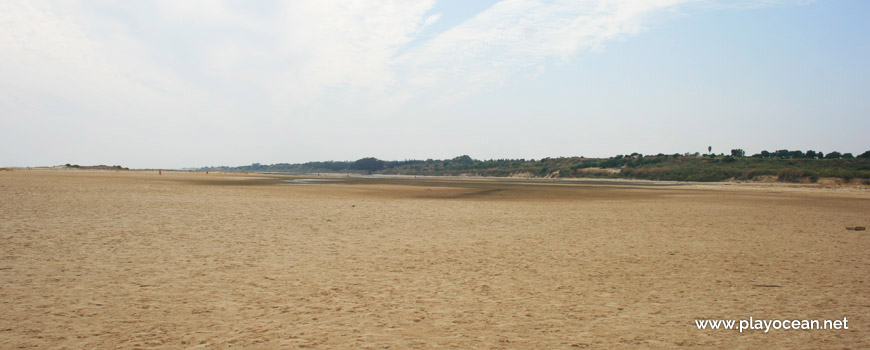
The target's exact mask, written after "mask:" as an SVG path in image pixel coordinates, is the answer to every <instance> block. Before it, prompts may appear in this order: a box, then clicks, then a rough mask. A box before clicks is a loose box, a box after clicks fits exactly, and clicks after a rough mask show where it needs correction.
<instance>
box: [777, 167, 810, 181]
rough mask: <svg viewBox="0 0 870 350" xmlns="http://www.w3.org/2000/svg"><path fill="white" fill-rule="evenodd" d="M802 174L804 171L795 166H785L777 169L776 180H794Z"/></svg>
mask: <svg viewBox="0 0 870 350" xmlns="http://www.w3.org/2000/svg"><path fill="white" fill-rule="evenodd" d="M802 176H804V171H803V170H801V169H795V168H785V169H782V170H780V171H779V174H778V175H777V180H779V181H784V182H795V181H797V179H798V178H800V177H802Z"/></svg>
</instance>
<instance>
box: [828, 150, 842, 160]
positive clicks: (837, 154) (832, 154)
mask: <svg viewBox="0 0 870 350" xmlns="http://www.w3.org/2000/svg"><path fill="white" fill-rule="evenodd" d="M842 157H843V155H842V154H840V152H837V151H833V152H828V154H826V155H825V159H840V158H842Z"/></svg>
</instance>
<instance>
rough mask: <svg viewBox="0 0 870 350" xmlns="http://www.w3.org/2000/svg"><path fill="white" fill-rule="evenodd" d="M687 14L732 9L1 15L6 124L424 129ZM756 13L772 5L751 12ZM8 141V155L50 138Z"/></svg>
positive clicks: (186, 5)
mask: <svg viewBox="0 0 870 350" xmlns="http://www.w3.org/2000/svg"><path fill="white" fill-rule="evenodd" d="M690 3H691V4H696V5H699V6H710V7H715V6H729V5H728V3H724V5H722V4H723V3H720V2H715V1H713V2H711V1H703V0H578V1H567V0H556V1H543V0H504V1H500V2H497V3H495V4H494V5H493V6H491V7H490V8H488V9H486V10H484V11H482V12H480V13H478V14H477V15H475V16H473V17H472V18H470V19H468V20H466V21H464V22H462V23H460V24H458V25H456V26H454V27H452V28H449V29H447V30H446V31H444V32H442V33H440V34H438V35H436V36H434V37H433V36H431V35H426V36H423V35H421V33H422V32H423V31H424V29H425V28H427V26H429V25H432V24H433V23H436V22H439V21H443V20H444V19H443V18H441V14H440V13H434V14H433V13H431V11H432V10H433V8H434V6H435V1H434V0H424V1H405V0H385V1H377V2H375V1H367V0H356V1H326V0H312V1H301V0H300V1H289V2H281V1H279V2H274V3H272V2H233V1H218V0H215V1H211V0H209V1H173V0H155V1H153V2H113V1H93V2H55V1H3V2H0V28H3V29H2V30H0V80H2V81H3V82H4V83H3V84H0V94H2V95H3V96H4V98H2V99H0V115H2V117H0V118H2V119H0V122H2V123H3V124H4V125H13V124H14V125H15V126H16V128H18V130H24V129H27V127H26V126H27V125H30V126H31V128H30V129H27V130H30V131H27V132H30V133H33V130H34V128H37V129H38V127H36V126H37V125H39V126H40V127H41V126H44V125H46V124H51V122H52V121H64V123H66V124H65V125H70V126H73V127H77V128H80V130H78V131H79V132H94V133H115V134H117V135H119V138H124V137H126V136H131V135H133V136H135V135H141V134H142V133H154V134H156V135H163V136H165V137H172V138H176V139H178V138H190V139H196V140H212V139H214V138H215V137H214V133H215V132H218V133H219V132H225V133H226V134H227V135H230V134H234V133H235V134H237V133H245V132H247V133H249V135H248V138H247V139H245V140H247V141H248V142H250V143H251V144H257V142H258V141H259V139H260V138H262V137H261V135H260V134H262V133H263V132H264V129H263V126H262V125H267V127H276V126H277V127H288V126H291V125H292V126H294V127H295V128H296V129H298V130H300V131H296V134H292V135H300V137H303V136H304V137H311V135H309V134H307V133H306V131H305V130H306V128H309V129H311V128H314V127H319V126H320V125H322V123H321V124H317V125H315V124H316V123H315V122H312V121H310V120H306V118H309V119H317V118H330V117H332V118H340V117H341V118H348V116H351V117H352V118H349V119H353V118H357V119H372V118H374V117H377V116H384V115H389V114H391V113H393V112H394V111H398V110H400V109H402V108H403V106H404V108H405V110H406V111H411V112H412V113H417V114H423V115H425V114H427V112H429V110H430V109H429V107H432V106H443V105H450V104H451V103H453V102H455V101H456V100H458V99H462V98H466V97H468V96H474V95H475V94H478V93H480V92H481V91H486V90H488V89H493V88H497V87H498V86H501V85H502V84H504V83H506V82H510V81H512V80H514V79H517V78H518V77H527V76H529V75H532V76H534V74H538V73H540V72H542V71H545V70H547V69H548V68H549V67H552V66H553V65H558V64H561V63H563V62H567V61H570V60H572V59H573V58H575V57H576V55H577V54H578V53H579V52H582V51H584V50H599V49H601V48H602V47H604V46H605V45H606V43H607V42H608V41H611V40H614V39H618V38H622V37H625V36H630V35H634V34H637V33H639V32H640V31H642V30H644V29H645V25H647V23H649V19H650V18H651V17H652V16H656V15H658V14H661V13H665V12H666V11H671V10H676V9H680V8H682V7H683V5H685V4H690ZM758 4H762V5H765V6H766V5H769V4H768V3H767V2H758V1H742V2H740V7H746V6H750V5H753V6H754V5H758ZM411 102H413V103H415V104H416V103H422V106H418V105H414V106H411V105H410V104H411ZM418 112H419V113H418ZM28 119H39V123H35V122H34V123H29V122H28V121H27V120H28ZM204 125H205V126H206V127H204ZM208 125H212V126H211V127H208ZM357 126H358V125H354V124H351V125H349V126H348V128H349V129H352V128H354V127H357ZM367 127H369V126H367ZM22 128H24V129H22ZM121 129H123V132H119V130H121ZM7 130H10V129H8V128H7ZM269 131H270V130H265V132H269ZM8 132H9V131H5V132H3V133H4V134H0V137H2V138H3V139H4V140H6V141H4V142H7V144H5V145H8V143H9V142H15V141H9V140H19V141H20V140H23V139H26V138H32V139H35V140H38V139H39V137H40V136H36V135H31V134H27V132H24V133H20V135H6V134H5V133H8ZM172 142H175V141H172ZM3 145H4V144H0V146H3ZM71 147H73V148H74V147H76V145H72V146H71ZM130 147H134V146H130ZM135 147H139V146H135ZM252 147H253V146H252ZM227 148H232V146H228V147H227ZM239 157H242V156H241V155H240V156H239ZM185 165H187V164H185Z"/></svg>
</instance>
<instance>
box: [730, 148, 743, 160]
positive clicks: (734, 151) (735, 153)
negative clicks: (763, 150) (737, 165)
mask: <svg viewBox="0 0 870 350" xmlns="http://www.w3.org/2000/svg"><path fill="white" fill-rule="evenodd" d="M731 156H732V157H735V158H740V157H745V156H746V151H744V150H742V149H740V148H738V149H732V150H731Z"/></svg>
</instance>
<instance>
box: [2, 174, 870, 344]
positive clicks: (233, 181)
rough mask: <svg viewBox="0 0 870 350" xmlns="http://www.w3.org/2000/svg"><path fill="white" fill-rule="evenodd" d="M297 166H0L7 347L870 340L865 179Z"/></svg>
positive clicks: (869, 200) (869, 221) (869, 217)
mask: <svg viewBox="0 0 870 350" xmlns="http://www.w3.org/2000/svg"><path fill="white" fill-rule="evenodd" d="M284 180H286V178H281V177H279V176H259V175H227V174H215V173H211V174H209V175H206V174H204V173H181V172H164V173H163V175H162V176H159V175H157V173H156V171H155V172H132V171H130V172H111V171H38V170H14V171H3V172H0V195H2V202H0V239H2V246H0V249H2V252H0V282H2V284H0V300H2V303H3V307H2V314H3V315H2V319H0V348H2V349H14V348H40V349H43V348H71V349H84V348H149V349H150V348H165V349H177V348H230V347H234V348H263V349H271V348H297V347H305V348H362V349H366V348H373V349H375V348H377V349H381V348H392V349H415V348H423V349H424V348H460V349H470V348H485V349H486V348H495V349H544V348H548V349H557V348H566V349H574V348H633V347H638V348H675V347H680V346H688V347H704V348H708V347H713V348H853V349H867V348H870V233H868V232H870V231H847V230H846V229H845V227H846V226H870V194H868V192H866V191H848V192H847V191H830V190H804V189H794V188H784V187H783V188H779V187H771V188H746V187H740V186H678V187H649V186H647V187H641V186H625V185H623V186H612V185H589V184H573V185H562V184H523V183H518V182H501V181H485V180H465V181H462V180H437V179H425V180H420V179H346V180H348V181H346V182H341V183H337V184H335V183H332V184H322V185H278V183H280V182H282V181H284ZM750 316H751V317H754V318H756V319H759V318H761V319H842V318H843V317H847V318H848V320H849V322H848V326H849V330H812V331H809V330H778V331H773V330H772V331H771V332H770V333H767V334H765V333H764V332H762V331H745V332H744V333H742V334H741V333H738V332H737V331H726V330H703V331H702V330H698V329H697V328H696V326H695V323H694V320H695V319H714V318H728V319H743V318H748V317H750Z"/></svg>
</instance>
